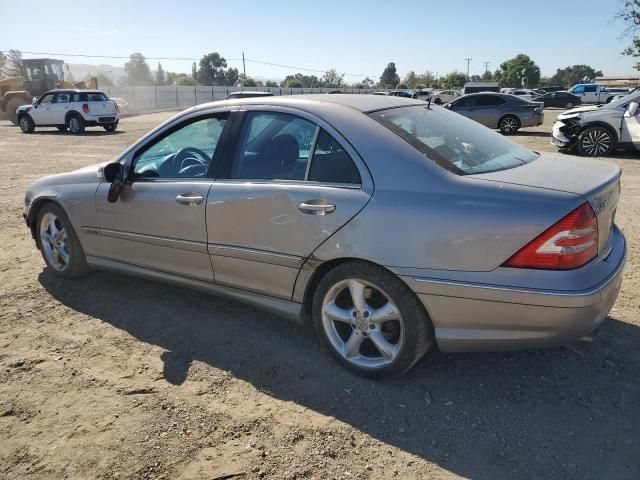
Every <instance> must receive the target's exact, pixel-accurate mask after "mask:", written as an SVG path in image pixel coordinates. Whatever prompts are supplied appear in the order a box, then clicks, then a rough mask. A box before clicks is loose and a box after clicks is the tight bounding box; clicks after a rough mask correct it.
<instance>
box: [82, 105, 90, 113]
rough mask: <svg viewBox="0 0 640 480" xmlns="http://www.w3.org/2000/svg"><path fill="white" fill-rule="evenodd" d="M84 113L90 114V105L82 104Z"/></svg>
mask: <svg viewBox="0 0 640 480" xmlns="http://www.w3.org/2000/svg"><path fill="white" fill-rule="evenodd" d="M82 111H83V112H84V113H89V104H88V103H83V104H82Z"/></svg>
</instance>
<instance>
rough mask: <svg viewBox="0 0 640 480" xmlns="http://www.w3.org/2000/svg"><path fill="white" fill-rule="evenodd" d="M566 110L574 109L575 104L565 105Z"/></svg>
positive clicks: (568, 103)
mask: <svg viewBox="0 0 640 480" xmlns="http://www.w3.org/2000/svg"><path fill="white" fill-rule="evenodd" d="M564 108H566V109H567V110H571V109H572V108H573V102H567V103H565V104H564Z"/></svg>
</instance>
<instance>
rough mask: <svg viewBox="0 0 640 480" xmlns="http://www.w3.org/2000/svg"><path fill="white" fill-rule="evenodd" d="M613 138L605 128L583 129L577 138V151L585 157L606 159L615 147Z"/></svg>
mask: <svg viewBox="0 0 640 480" xmlns="http://www.w3.org/2000/svg"><path fill="white" fill-rule="evenodd" d="M615 142H616V140H615V136H614V134H613V133H612V132H611V130H609V129H608V128H606V127H601V126H595V127H589V128H585V129H584V130H583V131H582V132H580V135H579V136H578V142H577V143H578V151H579V152H580V154H581V155H585V156H587V157H606V156H607V155H609V154H610V153H611V152H612V151H613V148H614V146H615Z"/></svg>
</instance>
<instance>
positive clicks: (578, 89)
mask: <svg viewBox="0 0 640 480" xmlns="http://www.w3.org/2000/svg"><path fill="white" fill-rule="evenodd" d="M569 93H572V94H574V95H577V96H578V97H580V99H581V100H582V103H595V104H597V105H600V104H601V103H609V102H610V101H611V100H613V99H614V97H615V96H616V93H613V92H609V91H608V90H607V89H606V88H604V87H602V86H601V85H599V84H597V83H581V84H578V85H574V86H573V87H571V88H570V89H569Z"/></svg>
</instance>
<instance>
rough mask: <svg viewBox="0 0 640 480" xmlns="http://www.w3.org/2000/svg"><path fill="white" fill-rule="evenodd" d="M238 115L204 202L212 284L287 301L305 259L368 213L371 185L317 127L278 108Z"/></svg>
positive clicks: (349, 153)
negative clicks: (226, 153) (227, 149)
mask: <svg viewBox="0 0 640 480" xmlns="http://www.w3.org/2000/svg"><path fill="white" fill-rule="evenodd" d="M239 115H240V117H239V118H238V120H237V121H234V133H233V134H232V137H233V138H234V141H235V143H236V147H235V149H234V152H233V154H232V155H230V156H229V157H228V158H227V159H226V163H225V164H224V166H223V167H222V169H221V174H220V175H219V178H218V179H217V180H216V182H215V184H214V185H213V187H212V189H211V191H210V192H209V198H208V200H207V212H206V215H207V237H208V242H209V252H210V254H211V258H212V263H213V268H214V271H215V278H216V283H220V284H223V285H228V286H232V287H237V288H242V289H245V290H251V291H255V292H259V293H263V294H267V295H271V296H274V297H280V298H284V299H290V298H291V296H292V293H293V286H294V283H295V279H296V277H297V275H298V272H299V270H300V267H301V266H302V264H303V263H304V261H305V259H306V258H307V257H309V255H311V253H312V252H313V251H314V250H315V249H316V248H317V247H318V246H319V245H320V244H321V243H322V242H323V241H325V240H326V239H327V238H329V237H330V236H331V235H332V234H333V233H335V232H336V231H337V230H338V229H339V228H341V227H342V226H343V225H344V224H345V223H347V222H348V221H349V220H350V219H351V218H353V217H354V216H355V215H356V214H357V213H358V212H359V211H360V210H361V209H362V208H363V207H364V206H365V205H366V203H367V201H368V200H369V197H370V195H371V193H372V191H373V183H372V181H371V179H370V177H369V174H368V171H367V170H366V168H365V167H364V164H363V163H362V160H361V159H360V158H359V156H358V154H357V152H355V151H354V150H353V149H352V148H351V147H350V144H349V143H348V142H347V141H346V140H345V139H344V138H342V137H341V135H340V134H339V133H338V132H337V131H336V130H335V129H333V128H332V127H331V126H330V125H328V124H326V122H324V121H322V120H321V119H318V118H316V117H314V116H312V115H310V114H308V113H306V112H299V111H297V110H292V109H285V108H277V107H273V108H269V107H262V108H258V107H251V108H248V109H247V110H245V111H243V112H240V114H239Z"/></svg>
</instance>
